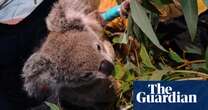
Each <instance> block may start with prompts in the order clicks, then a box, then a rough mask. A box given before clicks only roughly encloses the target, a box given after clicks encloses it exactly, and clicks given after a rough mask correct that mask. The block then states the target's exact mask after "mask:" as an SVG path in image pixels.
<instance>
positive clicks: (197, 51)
mask: <svg viewBox="0 0 208 110" xmlns="http://www.w3.org/2000/svg"><path fill="white" fill-rule="evenodd" d="M185 52H186V53H191V54H198V55H201V54H202V50H201V48H199V47H197V46H195V45H193V44H189V45H186V46H185Z"/></svg>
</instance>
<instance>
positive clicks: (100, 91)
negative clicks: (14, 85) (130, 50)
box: [22, 0, 116, 110]
mask: <svg viewBox="0 0 208 110" xmlns="http://www.w3.org/2000/svg"><path fill="white" fill-rule="evenodd" d="M98 5H99V0H59V1H58V2H57V3H56V4H55V5H54V7H53V8H52V10H51V12H50V14H49V16H48V17H47V19H46V21H47V26H48V29H49V30H50V33H49V35H48V37H47V39H46V41H45V42H44V43H43V45H42V47H41V48H40V49H39V50H38V51H37V52H35V53H34V54H33V55H31V57H30V58H29V59H28V60H27V61H26V63H25V65H24V68H23V75H22V76H23V78H24V89H25V90H26V91H27V92H28V94H29V95H30V96H32V97H36V98H38V99H40V100H43V101H46V100H48V101H50V98H51V97H52V99H53V101H54V103H56V104H60V106H61V107H62V109H63V110H67V109H70V110H77V109H81V110H88V109H89V110H109V109H112V104H114V102H115V99H116V96H115V88H114V85H113V78H112V77H110V76H109V75H108V74H110V73H105V72H103V71H100V67H101V63H102V62H103V61H107V62H110V63H112V62H113V55H112V54H110V53H109V49H108V47H109V44H108V43H106V42H105V41H103V40H102V38H101V35H102V33H101V31H102V28H101V26H100V24H99V22H98V21H97V20H96V17H94V15H93V14H95V11H96V9H97V8H98ZM106 47H107V48H106ZM110 50H111V49H110ZM53 101H52V102H53ZM36 109H40V110H42V109H43V107H37V108H36Z"/></svg>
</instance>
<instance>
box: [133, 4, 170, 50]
mask: <svg viewBox="0 0 208 110" xmlns="http://www.w3.org/2000/svg"><path fill="white" fill-rule="evenodd" d="M130 7H131V15H132V18H133V20H134V22H135V23H136V24H137V25H138V26H139V27H140V29H141V30H142V31H143V32H144V34H146V36H147V37H148V38H149V39H150V41H151V42H152V43H153V44H154V45H156V46H157V47H158V48H160V49H161V50H163V51H166V50H165V48H164V47H163V46H162V45H161V44H160V42H159V40H158V39H157V36H156V34H155V32H154V30H153V27H152V25H151V22H150V20H149V18H148V16H147V14H146V12H145V9H144V8H143V7H142V6H141V5H140V4H139V3H137V1H136V0H131V3H130ZM166 52H167V51H166Z"/></svg>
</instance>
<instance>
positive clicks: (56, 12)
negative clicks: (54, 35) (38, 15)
mask: <svg viewBox="0 0 208 110" xmlns="http://www.w3.org/2000/svg"><path fill="white" fill-rule="evenodd" d="M46 24H47V27H48V30H50V31H55V32H61V31H63V30H64V26H65V25H66V18H65V15H64V11H63V9H62V7H61V6H60V4H54V7H53V8H52V10H51V12H50V13H49V15H48V17H47V18H46Z"/></svg>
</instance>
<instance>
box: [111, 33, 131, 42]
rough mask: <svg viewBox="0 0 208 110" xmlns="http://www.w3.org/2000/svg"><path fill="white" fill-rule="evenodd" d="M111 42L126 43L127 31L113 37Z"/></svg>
mask: <svg viewBox="0 0 208 110" xmlns="http://www.w3.org/2000/svg"><path fill="white" fill-rule="evenodd" d="M113 43H115V44H127V43H128V35H127V33H124V34H123V35H121V36H119V37H114V38H113Z"/></svg>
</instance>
